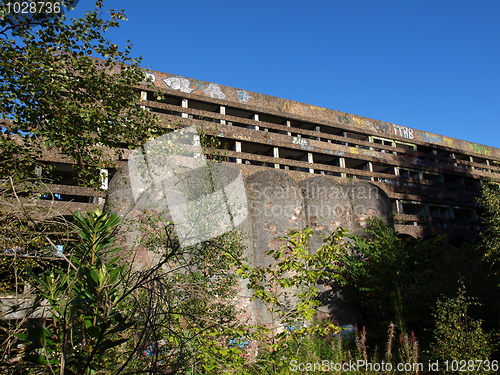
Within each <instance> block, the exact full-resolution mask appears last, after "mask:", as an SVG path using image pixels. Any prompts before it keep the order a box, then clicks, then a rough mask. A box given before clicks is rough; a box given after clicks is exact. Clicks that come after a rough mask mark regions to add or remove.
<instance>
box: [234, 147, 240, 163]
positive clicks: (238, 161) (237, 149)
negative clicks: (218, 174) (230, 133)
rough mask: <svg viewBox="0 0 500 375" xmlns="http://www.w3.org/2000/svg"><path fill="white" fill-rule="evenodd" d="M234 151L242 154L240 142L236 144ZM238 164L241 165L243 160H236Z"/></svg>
mask: <svg viewBox="0 0 500 375" xmlns="http://www.w3.org/2000/svg"><path fill="white" fill-rule="evenodd" d="M234 151H236V152H241V142H240V141H236V142H234ZM236 163H238V164H241V159H240V158H236Z"/></svg>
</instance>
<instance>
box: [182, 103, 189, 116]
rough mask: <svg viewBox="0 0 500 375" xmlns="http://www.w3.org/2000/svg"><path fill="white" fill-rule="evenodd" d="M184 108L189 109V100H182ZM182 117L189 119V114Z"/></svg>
mask: <svg viewBox="0 0 500 375" xmlns="http://www.w3.org/2000/svg"><path fill="white" fill-rule="evenodd" d="M182 108H189V103H188V100H187V99H182ZM182 117H183V118H188V117H189V116H188V114H187V113H183V114H182Z"/></svg>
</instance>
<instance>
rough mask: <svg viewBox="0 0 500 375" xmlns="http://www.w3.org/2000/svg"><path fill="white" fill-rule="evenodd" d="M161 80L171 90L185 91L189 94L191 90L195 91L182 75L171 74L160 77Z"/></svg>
mask: <svg viewBox="0 0 500 375" xmlns="http://www.w3.org/2000/svg"><path fill="white" fill-rule="evenodd" d="M162 81H163V83H164V84H165V85H166V86H167V87H168V88H169V89H172V90H177V91H181V92H185V93H187V94H190V93H192V92H193V91H195V89H194V88H192V87H191V81H190V80H189V79H187V78H184V77H176V76H173V77H168V78H164V79H162Z"/></svg>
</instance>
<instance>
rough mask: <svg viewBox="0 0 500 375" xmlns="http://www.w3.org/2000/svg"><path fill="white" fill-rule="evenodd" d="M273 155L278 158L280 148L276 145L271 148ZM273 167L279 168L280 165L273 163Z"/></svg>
mask: <svg viewBox="0 0 500 375" xmlns="http://www.w3.org/2000/svg"><path fill="white" fill-rule="evenodd" d="M273 157H274V158H276V159H279V157H280V150H279V148H278V147H274V148H273ZM274 168H276V169H280V165H279V164H278V163H274Z"/></svg>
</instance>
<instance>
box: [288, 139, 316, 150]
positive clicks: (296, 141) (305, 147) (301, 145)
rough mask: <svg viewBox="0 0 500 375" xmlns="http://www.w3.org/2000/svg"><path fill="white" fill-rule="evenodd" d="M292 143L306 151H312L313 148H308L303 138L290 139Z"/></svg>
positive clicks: (307, 142)
mask: <svg viewBox="0 0 500 375" xmlns="http://www.w3.org/2000/svg"><path fill="white" fill-rule="evenodd" d="M292 143H293V144H295V145H299V146H300V147H302V148H303V149H306V150H314V147H312V146H309V141H308V140H307V139H305V138H299V137H292Z"/></svg>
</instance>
